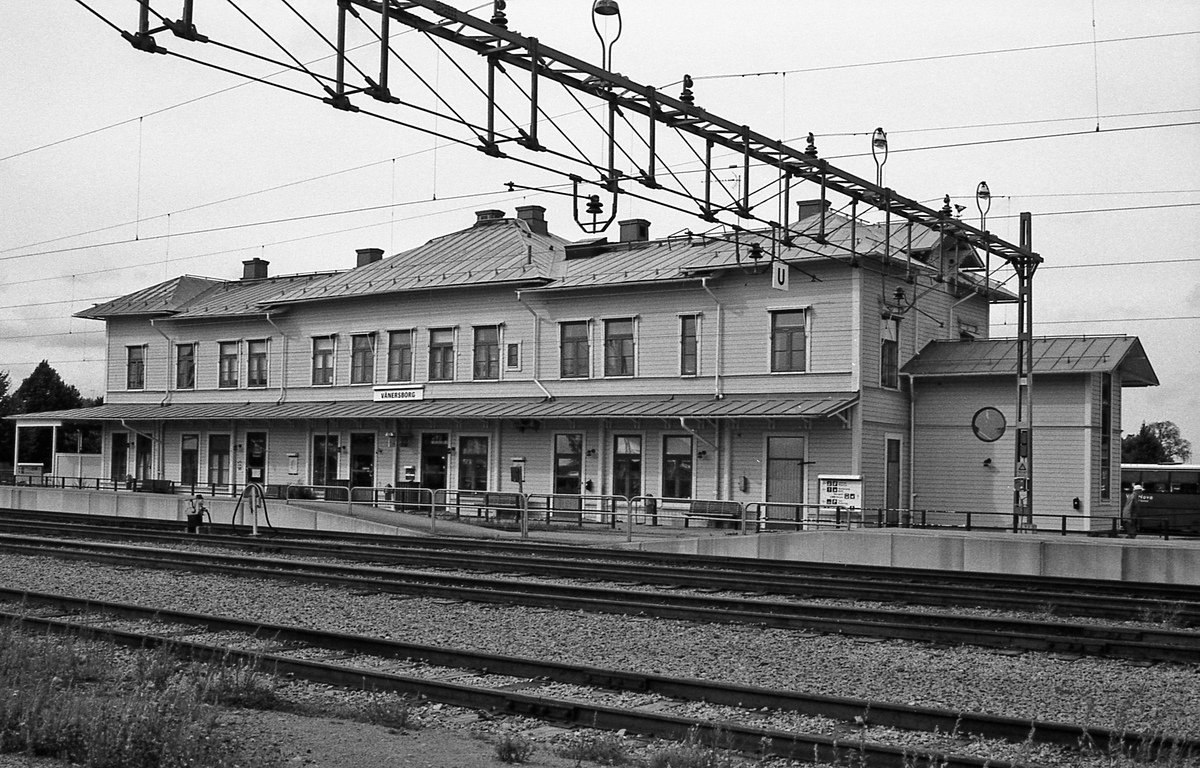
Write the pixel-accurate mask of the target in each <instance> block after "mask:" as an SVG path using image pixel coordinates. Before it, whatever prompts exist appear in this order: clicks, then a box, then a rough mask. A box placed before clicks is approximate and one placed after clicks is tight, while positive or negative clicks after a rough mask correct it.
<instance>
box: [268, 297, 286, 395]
mask: <svg viewBox="0 0 1200 768" xmlns="http://www.w3.org/2000/svg"><path fill="white" fill-rule="evenodd" d="M267 322H268V323H270V325H271V327H272V328H274V329H275V330H277V331H279V337H280V338H282V339H283V354H282V355H280V356H279V359H280V360H282V361H283V362H282V363H281V364H280V366H279V367H280V369H281V370H280V372H279V399H278V400H276V401H275V405H283V400H284V398H286V397H287V370H288V364H287V361H288V336H287V334H286V333H284V332H283V329H282V328H280V327H279V326H278V325H276V324H275V321H274V320H272V319H271V313H270V312H268V313H267Z"/></svg>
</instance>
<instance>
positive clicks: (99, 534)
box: [0, 516, 1200, 627]
mask: <svg viewBox="0 0 1200 768" xmlns="http://www.w3.org/2000/svg"><path fill="white" fill-rule="evenodd" d="M66 517H70V516H66ZM75 517H78V516H75ZM0 530H9V531H13V532H17V533H19V532H27V533H35V534H41V533H44V532H46V521H39V520H36V519H31V520H19V519H13V518H10V517H7V516H6V517H4V518H0ZM54 531H55V532H60V533H62V534H63V535H74V536H87V537H92V538H108V539H110V540H124V541H128V540H137V541H143V542H155V543H172V542H177V541H179V540H180V535H179V531H178V526H175V530H160V529H156V530H140V531H138V532H136V533H135V532H133V531H131V530H130V529H129V528H127V527H115V526H104V525H89V524H86V523H85V524H81V523H78V522H75V521H71V520H62V519H55V527H54ZM294 533H297V534H298V533H299V532H288V534H286V535H284V536H270V537H262V538H257V537H256V538H253V539H251V538H248V537H245V536H234V535H218V536H202V537H199V538H196V537H189V540H193V541H203V542H208V543H214V544H218V545H220V546H223V547H227V548H238V549H242V550H244V551H250V552H262V553H277V554H286V555H291V556H297V557H337V558H339V559H345V560H353V561H359V562H371V563H380V564H386V565H389V566H394V567H410V568H434V569H438V568H441V569H453V570H473V571H481V572H488V573H520V574H527V575H533V576H544V577H549V578H575V579H584V580H594V579H595V572H596V568H597V561H603V562H604V563H605V565H604V570H605V572H606V573H607V574H609V580H611V581H616V582H625V583H638V584H646V585H654V586H666V587H691V588H697V589H710V590H718V591H729V592H747V591H750V592H756V593H761V594H762V595H764V596H766V595H780V596H790V597H797V598H805V599H847V600H861V601H877V602H883V603H900V604H913V605H927V606H945V607H972V608H975V607H984V608H992V609H996V610H1005V611H1022V612H1033V613H1046V614H1052V615H1059V616H1077V617H1086V618H1097V619H1107V620H1113V621H1148V620H1150V621H1154V620H1158V621H1162V620H1164V619H1166V620H1169V621H1170V623H1171V624H1173V625H1175V626H1180V627H1188V626H1200V587H1194V586H1188V585H1161V584H1143V583H1127V582H1111V581H1097V580H1085V579H1063V578H1045V577H1039V578H1036V579H1035V578H1031V577H1027V576H1015V575H1004V574H984V573H971V572H957V573H947V572H945V571H935V570H919V569H899V568H873V567H864V566H840V565H829V564H811V563H794V562H784V561H761V560H746V559H737V558H709V557H705V558H699V557H688V556H661V555H648V554H647V553H640V552H628V551H623V550H602V551H601V550H595V549H588V548H582V547H568V546H555V545H530V544H525V543H512V542H504V543H500V542H492V541H478V540H466V541H464V540H457V539H432V540H431V539H411V540H410V539H381V538H377V537H376V538H370V539H365V538H363V537H349V540H341V541H339V540H336V539H335V540H329V539H324V538H323V539H322V540H321V541H312V540H309V539H306V538H304V537H302V536H295V535H294ZM464 555H469V556H464Z"/></svg>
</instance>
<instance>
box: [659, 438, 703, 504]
mask: <svg viewBox="0 0 1200 768" xmlns="http://www.w3.org/2000/svg"><path fill="white" fill-rule="evenodd" d="M672 440H686V441H687V446H688V447H687V453H670V452H668V451H667V446H668V445H669V444H670V442H671V441H672ZM682 460H686V462H687V463H686V467H684V466H680V465H681V464H682ZM671 461H675V462H677V469H676V470H675V471H674V472H672V471H670V470H669V469H668V464H669V462H671ZM684 471H686V473H687V491H686V493H679V492H678V491H679V486H680V483H679V481H678V479H677V478H678V476H679V474H680V473H681V472H684ZM672 475H674V476H675V477H674V478H673V477H672ZM695 494H696V439H695V438H694V437H693V436H691V435H671V434H664V435H663V436H662V495H663V498H664V499H690V498H693V497H694V496H695Z"/></svg>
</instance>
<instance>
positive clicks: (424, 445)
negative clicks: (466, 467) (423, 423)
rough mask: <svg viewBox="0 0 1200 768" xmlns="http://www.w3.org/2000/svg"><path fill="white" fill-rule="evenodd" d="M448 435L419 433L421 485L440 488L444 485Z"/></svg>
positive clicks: (443, 433)
mask: <svg viewBox="0 0 1200 768" xmlns="http://www.w3.org/2000/svg"><path fill="white" fill-rule="evenodd" d="M449 455H450V435H448V434H446V433H445V432H425V433H423V434H422V435H421V487H422V488H432V489H434V490H441V489H444V488H445V487H446V468H447V457H448V456H449Z"/></svg>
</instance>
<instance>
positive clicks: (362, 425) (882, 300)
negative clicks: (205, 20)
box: [16, 203, 1157, 523]
mask: <svg viewBox="0 0 1200 768" xmlns="http://www.w3.org/2000/svg"><path fill="white" fill-rule="evenodd" d="M798 226H799V228H800V229H801V230H803V231H805V232H807V233H809V234H810V235H813V236H810V237H807V238H797V239H796V240H795V241H794V242H792V243H780V244H772V243H771V242H770V239H769V234H767V233H763V234H745V233H742V234H740V235H738V236H736V237H735V236H733V235H729V236H722V237H719V238H716V237H709V236H700V235H692V234H687V235H679V236H672V237H668V238H665V239H652V238H651V237H650V232H649V230H650V224H649V222H647V221H645V220H641V219H634V220H628V221H624V222H621V223H620V235H619V238H617V239H616V240H615V241H614V242H609V241H608V240H607V239H593V240H586V241H582V242H570V241H568V240H566V239H564V238H562V237H559V236H557V235H555V234H552V233H551V232H550V230H549V228H548V224H547V221H546V220H545V211H544V209H543V208H542V207H540V206H536V205H529V206H523V207H519V208H517V210H516V217H515V218H509V217H507V216H506V215H505V214H504V213H503V212H502V211H497V210H487V211H480V212H478V213H477V214H476V220H475V221H474V222H473V223H472V224H471V225H470V226H468V227H466V228H464V229H462V230H460V231H457V232H452V233H450V234H447V235H444V236H442V237H438V238H435V239H433V240H431V241H429V242H428V243H425V244H424V245H421V246H418V247H416V248H413V249H411V250H408V251H405V252H402V253H398V254H396V255H394V256H390V257H388V258H383V252H382V251H381V250H379V249H371V248H367V249H362V250H359V251H358V253H357V261H356V263H355V265H354V266H353V267H350V268H347V269H344V270H340V271H336V272H330V273H321V274H307V275H285V276H273V275H271V274H269V272H268V264H267V262H265V261H262V260H260V259H252V260H250V261H247V262H245V263H244V266H245V271H244V275H243V278H242V279H241V280H235V281H225V280H215V279H210V278H204V277H193V276H182V277H178V278H175V279H173V280H169V281H166V282H163V283H160V284H158V285H154V286H150V287H148V288H144V289H142V290H139V291H136V292H133V293H130V294H128V295H126V296H122V297H120V298H117V299H115V300H113V301H109V302H106V303H103V304H100V305H97V306H95V307H93V308H92V309H89V310H87V311H85V312H81V313H79V316H80V317H84V318H90V319H94V320H97V321H101V322H103V323H105V326H106V329H107V391H106V394H105V404H104V405H102V406H99V407H96V408H90V409H81V410H77V411H63V412H55V413H46V414H32V415H29V416H21V417H16V420H17V422H18V426H19V427H20V428H26V427H36V426H41V427H47V426H49V427H55V428H58V429H62V430H67V429H70V428H71V425H72V424H82V423H88V424H93V425H100V427H101V429H102V431H103V439H102V445H103V448H102V453H101V454H99V455H94V456H83V455H73V454H70V453H66V452H64V453H56V455H55V458H54V462H53V466H51V467H46V468H45V470H46V471H49V472H51V473H52V474H56V475H64V476H75V475H76V474H78V475H79V476H81V477H82V476H103V477H108V478H112V479H117V480H120V479H124V478H127V477H128V478H133V479H137V480H170V481H173V482H174V483H176V484H179V485H182V486H184V487H186V488H189V489H190V488H193V487H195V488H205V489H208V492H209V493H235V492H236V491H237V489H238V488H239V487H240V486H242V485H244V484H246V483H259V484H262V485H264V486H266V487H272V488H276V489H280V488H286V487H287V486H298V487H301V486H302V487H309V488H311V489H313V490H314V491H315V492H317V493H318V494H319V493H320V492H321V489H325V488H330V487H345V486H347V485H349V486H352V487H355V488H387V487H392V488H399V487H405V486H411V487H422V488H429V489H435V490H442V489H444V490H446V491H449V492H454V491H459V492H478V491H497V492H514V491H518V490H521V491H523V492H525V493H539V494H555V495H560V496H564V497H575V496H578V497H581V498H587V497H604V496H623V497H629V498H634V497H639V496H654V497H656V498H657V499H660V500H661V499H692V500H695V499H710V500H731V501H737V502H741V503H762V504H766V505H768V506H766V507H763V509H764V510H771V513H772V515H776V514H777V515H778V516H780V517H783V516H792V515H795V516H798V517H812V516H816V515H817V514H818V510H819V507H820V504H821V503H822V502H823V501H827V500H828V499H826V498H825V496H824V494H825V493H826V492H827V491H830V490H834V491H836V492H837V493H838V494H840V495H839V502H838V503H845V504H848V505H850V506H857V507H859V508H861V509H864V510H877V511H878V513H877V514H878V515H879V516H880V519H882V520H885V521H887V522H891V523H896V522H899V521H900V520H901V515H900V511H901V510H910V509H915V508H918V507H924V508H935V509H941V510H972V509H973V510H978V511H1000V512H1003V511H1010V510H1011V504H1012V494H1011V491H1012V477H1011V474H1010V473H1009V472H1008V471H1007V469H1006V467H1010V466H1011V462H1012V456H1013V450H1014V448H1013V443H1012V439H1013V436H1012V434H1011V432H1012V430H1009V431H1008V432H1007V433H1006V432H1005V431H1004V429H1003V427H999V428H998V432H995V431H994V432H992V433H989V434H988V435H986V437H987V438H988V439H987V440H984V439H983V437H981V436H980V435H979V433H978V431H977V430H974V431H973V427H972V422H973V419H974V416H975V414H976V413H977V412H978V411H979V410H980V409H983V408H985V407H990V408H994V409H996V410H998V411H1000V412H1001V415H1002V416H1003V415H1007V420H1008V423H1010V424H1011V423H1012V422H1013V421H1014V419H1013V417H1012V412H1013V410H1014V400H1015V397H1014V394H1015V384H1013V383H1012V370H1011V366H1008V365H1007V364H1006V363H1005V360H1006V359H1007V358H1006V355H1010V354H1011V351H1010V349H1006V348H1005V346H1004V344H998V343H996V342H994V341H989V340H988V338H987V336H988V327H989V309H990V306H991V304H992V303H994V302H1003V301H1011V300H1012V299H1013V297H1012V295H1011V294H1009V293H1008V292H1007V291H1005V290H1004V289H1003V288H1001V287H999V286H997V285H995V284H990V283H988V282H987V281H986V280H985V279H984V277H983V275H982V274H981V272H982V264H981V263H980V260H979V258H978V256H977V255H976V254H975V253H974V252H973V251H972V250H971V249H970V248H968V247H967V246H965V245H960V244H956V243H955V242H953V241H949V240H945V241H944V240H943V239H941V238H940V236H939V234H938V233H937V232H935V231H933V230H927V229H922V228H920V227H917V228H913V227H911V226H909V227H908V229H907V230H905V227H904V226H898V227H894V228H893V231H892V232H891V233H888V232H885V231H884V230H883V228H882V226H879V225H867V224H863V223H861V222H854V223H851V221H850V220H849V219H847V218H845V217H842V216H840V215H838V214H835V213H832V212H828V211H826V210H825V209H824V207H823V206H822V205H821V204H820V203H802V204H801V220H800V224H799V225H798ZM818 232H819V233H820V235H819V236H817V233H818ZM773 247H777V248H778V254H779V255H780V257H781V258H782V259H783V260H785V261H786V265H778V264H776V265H772V264H771V261H770V257H769V254H770V253H771V251H772V248H773ZM764 254H765V257H764ZM350 261H351V259H350V258H348V259H347V262H348V264H347V266H348V267H349V262H350ZM776 267H777V268H776ZM781 270H782V271H781ZM782 287H786V290H781V289H780V288H782ZM1093 341H1095V340H1093ZM1038 343H1039V345H1040V347H1039V348H1045V349H1047V350H1050V349H1052V350H1053V351H1052V352H1051V353H1048V354H1040V355H1039V356H1038V359H1039V362H1038V363H1037V364H1036V365H1035V370H1034V373H1035V375H1040V374H1046V375H1048V376H1050V377H1051V378H1050V379H1047V380H1048V381H1051V382H1052V383H1051V384H1050V385H1048V386H1045V387H1041V386H1039V387H1038V388H1037V390H1036V391H1037V392H1038V397H1039V398H1042V399H1041V400H1037V399H1035V408H1036V410H1035V424H1038V423H1046V424H1053V425H1054V427H1053V428H1054V430H1055V433H1054V434H1055V436H1054V439H1053V440H1039V442H1037V443H1035V449H1036V451H1038V452H1039V453H1037V454H1036V456H1035V458H1037V459H1038V463H1037V465H1036V466H1037V467H1038V470H1037V471H1039V472H1044V473H1048V474H1039V475H1037V476H1036V477H1037V481H1036V482H1037V486H1036V491H1035V504H1036V506H1037V507H1038V511H1039V512H1047V513H1051V512H1052V513H1053V514H1070V515H1072V516H1074V517H1078V518H1081V519H1085V520H1086V518H1087V517H1088V516H1089V515H1097V516H1099V515H1106V514H1113V513H1114V512H1115V511H1117V510H1118V509H1119V505H1120V498H1119V497H1120V494H1119V492H1117V493H1113V492H1112V486H1113V474H1114V471H1115V468H1119V466H1120V453H1119V452H1120V435H1121V426H1120V391H1121V388H1122V387H1123V386H1139V385H1153V384H1156V383H1157V380H1156V379H1155V378H1154V373H1153V370H1152V369H1151V368H1150V366H1149V363H1148V361H1147V360H1146V358H1145V354H1144V352H1143V351H1142V349H1141V345H1140V344H1139V343H1138V342H1137V340H1136V339H1134V338H1128V337H1108V338H1107V340H1106V341H1104V342H1103V343H1102V346H1103V350H1101V348H1100V347H1097V346H1094V345H1093V344H1092V342H1088V341H1086V340H1080V339H1059V340H1056V341H1052V340H1043V341H1040V342H1038ZM1095 343H1101V342H1095ZM1085 347H1086V348H1087V349H1090V350H1091V351H1090V352H1088V351H1083V350H1085ZM1009 348H1011V342H1009ZM1076 352H1080V354H1079V355H1076ZM918 353H920V354H918ZM1013 359H1014V360H1015V357H1014V358H1013ZM1072 360H1073V361H1074V362H1072ZM972 361H974V363H972ZM981 361H987V362H986V364H985V363H984V362H981ZM1081 361H1083V362H1081ZM1047 365H1048V366H1050V367H1049V368H1045V369H1043V366H1047ZM1043 393H1045V395H1044V396H1043ZM993 428H994V429H995V425H993ZM1043 450H1045V451H1050V452H1052V454H1051V453H1047V454H1046V456H1045V457H1043V456H1042V453H1041V452H1042V451H1043ZM19 458H20V457H18V460H19ZM985 459H986V460H988V461H985ZM518 460H519V461H518ZM514 463H519V464H521V465H523V466H524V477H523V480H522V481H521V482H518V481H516V480H514V474H513V473H512V472H511V471H510V468H511V467H512V466H513V465H514ZM584 508H586V506H585V507H584Z"/></svg>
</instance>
